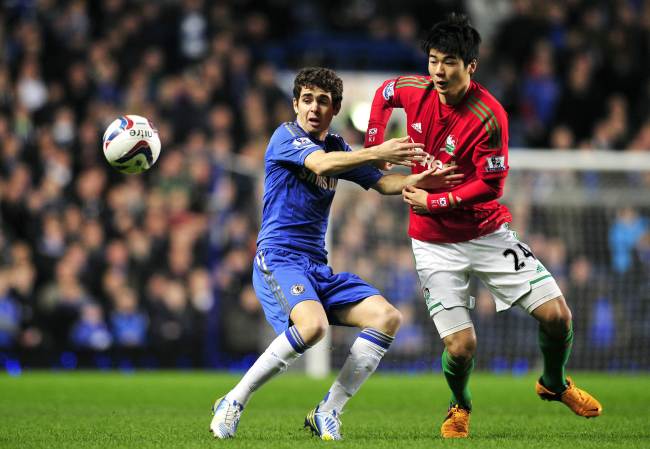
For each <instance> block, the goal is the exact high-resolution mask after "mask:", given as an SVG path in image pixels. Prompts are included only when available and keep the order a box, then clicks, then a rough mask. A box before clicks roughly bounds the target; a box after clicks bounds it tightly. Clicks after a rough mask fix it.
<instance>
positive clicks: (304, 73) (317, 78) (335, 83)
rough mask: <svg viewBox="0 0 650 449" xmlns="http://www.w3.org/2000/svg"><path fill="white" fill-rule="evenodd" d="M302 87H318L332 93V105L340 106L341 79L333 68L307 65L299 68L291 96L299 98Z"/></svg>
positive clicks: (341, 94) (341, 99)
mask: <svg viewBox="0 0 650 449" xmlns="http://www.w3.org/2000/svg"><path fill="white" fill-rule="evenodd" d="M303 87H318V88H320V89H323V90H324V91H325V92H329V93H330V94H331V95H332V104H333V105H334V107H339V106H341V102H342V101H343V81H341V78H339V77H338V75H337V74H336V72H334V70H330V69H326V68H323V67H307V68H304V69H301V70H300V72H298V74H297V75H296V79H295V80H294V82H293V98H295V99H296V100H298V99H299V98H300V91H301V90H302V88H303Z"/></svg>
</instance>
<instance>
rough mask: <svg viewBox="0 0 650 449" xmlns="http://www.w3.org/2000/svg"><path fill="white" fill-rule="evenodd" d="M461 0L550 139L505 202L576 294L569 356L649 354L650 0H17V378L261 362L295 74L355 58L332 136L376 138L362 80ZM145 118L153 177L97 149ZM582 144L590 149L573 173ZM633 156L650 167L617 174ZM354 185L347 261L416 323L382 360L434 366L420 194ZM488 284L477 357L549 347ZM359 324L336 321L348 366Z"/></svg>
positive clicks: (485, 361) (591, 359) (519, 366)
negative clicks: (153, 140) (271, 212)
mask: <svg viewBox="0 0 650 449" xmlns="http://www.w3.org/2000/svg"><path fill="white" fill-rule="evenodd" d="M452 10H455V11H459V10H460V11H465V12H467V13H469V15H470V17H471V19H472V21H473V23H474V25H475V26H477V28H478V29H479V30H480V31H481V33H482V34H483V38H484V44H483V47H482V54H481V60H480V65H479V71H478V75H477V77H476V78H477V79H478V80H479V81H480V82H482V83H484V84H485V85H486V86H487V87H488V88H489V89H490V90H491V92H492V93H493V94H494V95H495V96H496V97H497V98H498V99H499V100H500V101H501V102H502V103H503V105H504V106H505V108H506V110H507V111H508V113H509V115H510V136H511V141H510V144H511V152H512V154H513V160H515V159H517V154H518V152H520V154H522V155H528V156H530V152H529V151H524V150H523V148H528V149H531V148H532V149H536V150H535V151H537V152H539V154H540V155H542V156H543V158H544V159H542V160H543V161H545V162H544V163H543V164H542V165H541V166H537V167H535V166H534V165H535V164H529V166H528V168H527V169H513V173H512V175H511V177H510V179H509V186H508V190H507V193H506V197H505V201H506V203H507V204H508V205H510V206H511V207H512V208H513V212H514V215H515V222H514V225H513V227H514V228H515V229H516V230H518V231H519V232H520V233H521V234H523V235H524V238H525V240H526V241H528V242H529V243H530V244H531V246H532V249H533V251H534V252H535V254H536V255H537V256H538V257H539V258H540V259H541V260H542V261H543V262H544V263H545V264H546V266H547V267H548V268H549V269H550V271H552V272H553V273H554V274H555V275H556V277H557V279H558V280H559V282H560V283H561V284H562V287H563V289H564V291H565V293H566V296H567V299H568V301H569V303H570V304H571V305H572V308H573V310H574V317H575V328H576V338H577V339H576V342H575V350H574V354H573V357H572V359H571V362H570V366H571V367H573V368H580V369H625V370H648V369H650V293H649V292H650V289H648V279H650V277H649V276H648V274H649V271H650V223H649V222H648V216H649V214H650V199H649V198H648V196H647V194H645V192H646V189H647V188H648V184H649V183H650V176H648V173H649V172H650V170H648V164H650V163H649V162H648V160H647V159H646V156H645V155H646V154H647V152H648V151H649V150H650V106H649V105H650V76H649V74H650V68H649V67H648V64H650V61H648V58H647V56H648V55H649V54H650V2H648V1H645V2H644V1H640V0H619V1H600V2H598V1H579V0H570V1H543V2H542V1H526V0H520V1H512V2H511V1H500V0H493V1H478V0H467V1H465V2H452V1H444V0H440V1H426V2H425V1H422V2H415V1H401V2H399V3H397V2H389V1H379V0H374V1H373V0H354V1H346V2H343V1H328V2H325V1H313V2H298V1H295V2H294V1H289V0H271V1H268V2H264V3H263V4H262V3H260V2H252V1H231V2H208V1H205V2H204V1H201V0H185V1H160V2H144V1H142V2H137V1H126V0H102V1H99V0H98V1H84V0H71V1H56V0H40V1H36V0H33V1H29V0H24V1H20V0H14V1H5V2H4V9H2V10H0V11H1V12H0V14H1V16H0V17H1V24H2V26H1V27H0V47H1V48H2V51H1V53H0V363H1V364H2V365H4V368H5V369H6V371H7V372H9V373H14V374H16V373H20V372H21V370H22V369H24V368H26V367H27V368H31V367H48V368H49V367H54V368H65V369H73V368H77V367H97V368H109V367H115V368H123V369H132V368H138V367H144V368H155V367H167V368H189V367H196V368H198V367H209V368H244V367H246V366H248V364H250V363H251V362H252V360H254V358H255V357H256V355H257V354H258V353H259V352H260V351H261V350H263V348H264V347H265V345H266V342H267V341H268V337H269V332H270V328H269V327H268V326H267V325H266V323H265V321H264V318H263V315H262V313H261V311H260V308H259V305H258V303H257V300H256V298H255V295H254V292H253V290H252V288H251V285H250V274H251V260H252V257H253V254H254V251H255V238H256V233H257V229H258V226H259V210H260V202H259V199H260V196H261V195H260V194H261V190H260V181H261V176H262V173H263V165H262V164H263V154H264V150H265V148H266V143H267V140H268V138H269V136H270V134H271V133H272V132H273V130H274V129H275V127H276V126H277V124H278V123H280V122H282V121H286V120H292V119H293V113H292V110H291V107H290V97H289V96H288V94H287V92H288V88H290V85H287V81H286V80H287V79H288V80H291V79H292V76H293V74H294V73H295V70H296V69H298V68H300V67H302V66H306V65H324V66H328V67H331V68H334V69H336V70H339V71H341V73H344V74H345V81H346V89H345V91H344V106H345V107H346V108H347V109H346V110H344V111H343V112H342V114H341V116H340V118H339V120H337V122H336V126H335V131H336V132H338V133H340V134H342V135H343V136H344V137H345V138H346V139H347V140H348V142H350V143H351V144H352V145H353V146H355V145H356V146H358V145H360V144H361V143H362V137H363V134H362V132H360V130H358V129H357V128H355V125H354V123H355V122H354V121H353V120H352V117H353V116H354V112H355V111H356V110H357V109H360V110H363V104H362V103H359V102H352V101H348V100H349V99H350V98H351V96H352V95H351V94H352V93H353V92H355V91H357V86H354V87H352V86H353V84H352V83H355V81H354V80H357V81H356V82H357V83H359V81H358V80H360V79H363V80H373V82H374V84H373V85H369V84H368V83H369V82H370V81H368V83H366V84H365V85H364V86H363V87H364V88H365V89H369V91H370V92H372V91H373V90H374V88H375V87H376V86H378V82H379V81H380V80H382V79H384V78H385V77H388V76H389V75H391V74H398V73H425V71H426V65H425V64H426V59H425V58H424V57H423V55H422V54H421V53H420V51H419V48H418V38H419V37H420V35H421V33H422V32H423V31H424V30H425V29H426V28H428V26H429V25H430V24H431V23H433V22H435V21H436V20H438V19H441V18H442V17H443V16H444V14H445V13H446V12H449V11H452ZM365 100H366V101H368V100H370V97H368V98H366V99H365ZM360 101H361V100H360ZM346 102H347V103H346ZM125 113H132V114H140V115H144V116H147V117H149V118H151V119H152V120H153V122H154V123H156V124H157V126H158V128H159V130H160V134H161V140H162V142H163V151H162V155H161V158H160V160H159V161H158V163H157V165H156V166H155V167H154V168H153V169H152V170H151V171H150V172H149V173H147V174H145V175H142V176H123V175H120V174H118V173H117V172H114V171H111V169H110V168H109V167H108V166H107V164H106V163H105V162H104V160H103V156H102V154H101V149H100V145H99V142H100V139H101V133H102V131H103V129H104V128H105V126H106V125H107V124H108V123H109V122H110V121H112V120H113V119H114V118H115V117H117V116H120V115H123V114H125ZM400 133H403V130H402V129H400V127H399V123H397V124H396V125H395V126H394V127H393V134H400ZM601 150H608V151H609V152H608V153H607V154H604V153H601V152H600V151H601ZM643 152H645V153H643ZM574 154H580V155H582V156H584V160H586V161H587V162H586V163H585V164H583V165H582V166H580V167H578V169H577V170H575V169H569V168H563V161H564V160H566V159H570V157H571V156H572V155H574ZM628 156H632V157H636V158H638V159H635V160H638V161H640V162H639V164H638V165H637V166H636V167H632V168H630V167H628V168H627V169H625V170H623V169H622V168H621V169H620V170H618V169H617V168H618V167H617V161H619V160H620V161H624V160H626V158H627V157H628ZM531 157H533V158H534V155H533V156H531ZM647 157H648V158H650V155H649V156H647ZM523 159H526V158H523ZM599 161H600V162H599ZM602 161H606V163H605V164H603V163H602ZM644 161H645V162H644ZM644 163H645V164H646V165H645V166H644ZM574 168H575V167H574ZM604 168H606V169H607V170H604ZM340 189H341V191H340V192H339V193H338V195H337V196H338V198H337V199H336V201H335V204H334V207H333V212H332V221H331V232H330V254H331V264H332V265H333V267H334V268H335V269H337V270H350V271H354V272H357V273H359V274H360V275H362V276H363V277H364V278H366V279H368V280H370V281H371V282H373V283H375V284H376V285H377V286H378V287H379V288H380V289H381V290H382V291H383V292H384V293H385V295H386V296H387V297H388V298H389V299H390V300H391V301H393V302H394V303H395V304H396V305H397V306H398V307H399V308H400V310H402V312H403V313H404V315H405V317H406V320H405V324H404V326H403V328H402V330H401V332H400V334H399V336H398V339H397V340H396V343H395V345H394V346H393V348H392V349H391V351H390V352H389V354H388V355H387V357H386V358H385V360H384V362H383V363H382V369H385V370H386V369H395V370H417V371H427V370H431V369H436V367H437V366H438V364H439V362H438V358H439V354H440V351H441V344H440V342H439V339H438V337H437V336H436V334H435V330H434V329H433V326H432V323H431V321H430V319H429V317H428V315H427V313H426V309H425V307H424V305H423V304H422V302H421V299H420V292H419V287H418V282H417V278H416V275H415V272H414V270H413V260H412V256H411V254H410V248H409V242H408V239H407V238H406V235H405V229H406V218H405V217H406V208H405V207H404V206H403V205H402V204H401V201H400V200H399V198H398V197H397V198H380V196H379V195H377V194H375V193H374V192H371V193H365V192H362V191H361V190H360V189H355V188H345V187H341V185H340ZM474 291H475V296H476V298H477V308H476V310H475V313H474V317H475V319H476V324H477V332H478V336H479V341H480V349H479V353H478V365H477V366H478V368H480V369H483V370H493V371H497V372H507V371H513V372H515V373H525V372H527V371H528V370H530V369H531V368H532V367H533V366H534V365H535V364H537V363H539V356H538V350H537V343H536V326H535V325H534V323H533V322H532V321H531V320H530V318H528V317H526V316H524V315H523V314H522V313H520V312H519V311H517V310H515V311H512V312H511V313H507V314H502V315H496V314H495V313H494V309H493V305H492V303H491V301H490V299H489V296H488V295H487V293H486V291H485V290H484V289H482V288H481V287H480V286H479V285H476V286H475V287H474ZM352 335H353V333H350V332H349V331H346V330H343V329H334V330H333V332H332V340H331V345H332V347H333V349H334V358H333V361H332V363H333V365H334V366H337V365H338V364H340V362H341V361H342V357H343V356H344V355H345V353H346V352H347V347H348V345H349V342H350V338H351V337H352Z"/></svg>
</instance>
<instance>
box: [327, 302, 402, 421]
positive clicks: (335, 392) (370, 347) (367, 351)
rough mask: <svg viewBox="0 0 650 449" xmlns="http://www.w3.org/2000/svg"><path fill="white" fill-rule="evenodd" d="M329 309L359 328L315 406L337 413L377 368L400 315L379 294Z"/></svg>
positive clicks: (341, 321) (344, 322)
mask: <svg viewBox="0 0 650 449" xmlns="http://www.w3.org/2000/svg"><path fill="white" fill-rule="evenodd" d="M331 313H332V314H333V315H334V316H335V317H336V322H337V323H338V324H342V325H345V326H352V327H358V328H360V329H361V332H360V333H359V335H358V336H357V338H356V339H355V340H354V342H353V343H352V346H351V347H350V352H349V354H348V357H347V358H346V359H345V363H344V364H343V367H342V368H341V371H340V372H339V374H338V376H337V378H336V380H335V381H334V383H333V384H332V386H331V388H330V389H329V391H328V392H327V394H326V395H325V398H324V399H323V401H322V402H321V403H320V405H319V407H318V408H319V410H320V411H334V412H335V413H337V414H340V413H341V412H342V411H343V408H344V407H345V405H346V403H347V402H348V400H350V398H351V397H352V396H354V394H355V393H356V392H357V391H359V388H361V385H362V384H363V383H364V382H365V381H366V380H367V379H368V378H369V377H370V375H371V374H372V373H374V372H375V370H376V369H377V366H378V365H379V362H380V361H381V359H382V358H383V357H384V355H385V354H386V352H387V351H388V349H389V348H390V345H391V343H392V342H393V339H394V338H395V334H396V333H397V330H398V329H399V326H400V324H401V321H402V315H401V313H400V312H399V310H397V309H396V308H395V307H393V306H392V305H391V304H390V303H389V302H388V301H387V300H386V299H385V298H384V297H383V296H380V295H373V296H371V297H369V298H366V299H364V300H363V301H361V302H359V303H356V304H352V305H350V306H346V307H342V308H339V309H335V310H333V311H332V312H331Z"/></svg>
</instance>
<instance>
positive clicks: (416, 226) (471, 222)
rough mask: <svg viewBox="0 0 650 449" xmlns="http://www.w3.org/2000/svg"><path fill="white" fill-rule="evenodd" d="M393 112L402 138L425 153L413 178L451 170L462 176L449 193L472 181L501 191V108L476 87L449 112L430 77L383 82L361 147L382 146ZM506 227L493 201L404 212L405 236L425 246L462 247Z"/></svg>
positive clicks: (504, 150) (504, 136)
mask: <svg viewBox="0 0 650 449" xmlns="http://www.w3.org/2000/svg"><path fill="white" fill-rule="evenodd" d="M393 108H403V109H404V111H405V112H406V121H407V122H406V125H407V132H408V135H409V136H410V137H411V138H412V139H413V141H415V142H418V143H423V144H424V145H425V147H424V151H426V152H427V153H429V156H428V157H427V160H426V161H425V162H424V163H421V164H417V165H415V166H414V167H413V170H412V171H413V173H420V172H422V171H424V170H426V169H428V168H431V167H433V166H439V167H442V166H446V165H449V164H455V165H458V170H457V172H460V173H463V174H464V175H465V176H464V178H463V182H462V184H460V185H459V186H456V187H455V188H453V189H452V190H451V191H452V192H453V191H455V190H457V189H458V188H460V187H462V186H463V185H467V184H468V183H471V182H474V181H477V180H481V181H486V182H487V183H491V184H492V185H494V184H495V183H497V184H498V183H501V185H503V181H504V180H505V177H506V176H507V174H508V118H507V115H506V112H505V111H504V109H503V107H502V106H501V104H500V103H499V102H498V101H497V100H496V99H495V98H494V97H493V96H492V95H491V94H490V93H489V92H488V91H487V90H486V89H485V88H484V87H483V86H481V85H480V84H479V83H477V82H475V81H471V82H470V86H469V89H468V90H467V92H466V93H465V96H464V97H463V99H462V100H461V102H460V103H458V104H456V105H453V106H451V105H446V104H443V103H442V102H441V101H440V98H439V96H438V93H437V92H436V90H435V87H434V84H433V82H432V80H431V77H428V76H426V77H425V76H401V77H398V78H396V79H392V80H387V81H385V82H384V83H383V84H382V86H381V87H380V88H379V89H378V90H377V93H376V94H375V98H374V100H373V102H372V110H371V113H370V121H369V122H368V130H367V131H366V139H365V146H366V147H369V146H374V145H378V144H380V143H382V142H383V141H384V130H385V128H386V124H387V122H388V119H389V118H390V115H391V113H392V111H393ZM448 191H449V189H441V190H435V191H430V192H429V193H444V192H448ZM458 199H460V198H458ZM510 221H512V216H511V215H510V212H509V211H508V208H506V207H505V206H503V205H502V204H499V203H498V202H497V201H496V200H490V201H485V202H475V203H473V204H471V203H470V204H464V203H463V202H462V201H461V202H460V204H459V205H458V207H457V208H454V209H449V210H445V211H444V212H442V213H440V214H434V215H417V214H415V213H414V212H413V211H412V210H410V223H409V231H408V233H409V235H410V236H411V237H412V238H414V239H417V240H422V241H425V242H440V243H454V242H464V241H468V240H471V239H474V238H476V237H479V236H481V235H485V234H489V233H491V232H494V231H496V230H497V229H498V228H499V227H500V226H501V225H502V224H503V223H506V222H510Z"/></svg>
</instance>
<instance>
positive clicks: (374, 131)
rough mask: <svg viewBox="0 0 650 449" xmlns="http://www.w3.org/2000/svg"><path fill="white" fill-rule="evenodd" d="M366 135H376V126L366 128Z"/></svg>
mask: <svg viewBox="0 0 650 449" xmlns="http://www.w3.org/2000/svg"><path fill="white" fill-rule="evenodd" d="M368 135H369V136H376V135H377V128H370V129H369V130H368Z"/></svg>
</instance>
